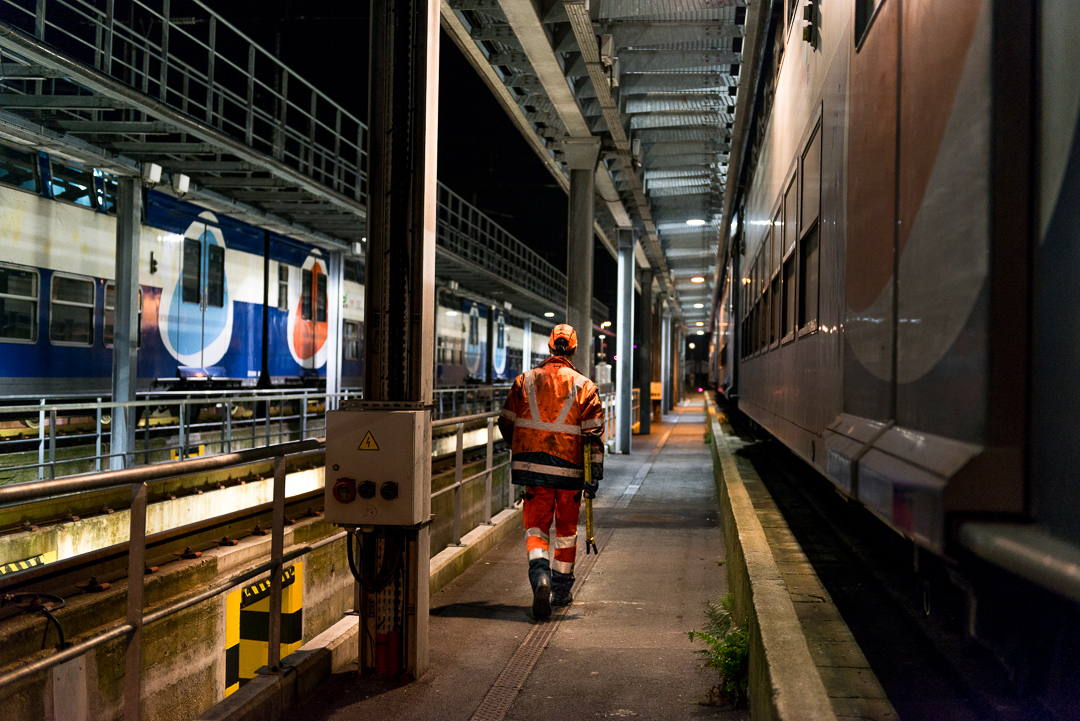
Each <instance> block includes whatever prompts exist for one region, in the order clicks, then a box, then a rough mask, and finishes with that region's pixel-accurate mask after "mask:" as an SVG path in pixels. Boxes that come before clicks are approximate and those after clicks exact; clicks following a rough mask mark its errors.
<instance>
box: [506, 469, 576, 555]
mask: <svg viewBox="0 0 1080 721" xmlns="http://www.w3.org/2000/svg"><path fill="white" fill-rule="evenodd" d="M530 496H531V498H530ZM580 512H581V491H565V490H562V489H558V488H542V487H540V486H527V487H526V488H525V503H524V507H523V508H522V514H521V515H522V517H523V518H524V519H525V534H526V536H527V538H526V540H525V544H526V548H528V550H529V560H530V561H532V560H534V559H539V558H547V555H548V546H549V545H550V537H549V536H548V531H549V530H550V529H551V521H552V519H553V518H554V520H555V553H554V555H553V557H552V559H551V570H553V571H558V572H559V573H565V574H572V573H573V572H574V559H575V558H576V557H577V526H578V517H579V515H580Z"/></svg>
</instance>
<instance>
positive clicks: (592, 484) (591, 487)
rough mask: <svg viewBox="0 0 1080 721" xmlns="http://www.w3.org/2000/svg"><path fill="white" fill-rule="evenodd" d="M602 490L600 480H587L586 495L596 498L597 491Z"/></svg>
mask: <svg viewBox="0 0 1080 721" xmlns="http://www.w3.org/2000/svg"><path fill="white" fill-rule="evenodd" d="M599 490H600V481H597V480H591V481H585V497H586V498H596V492H597V491H599Z"/></svg>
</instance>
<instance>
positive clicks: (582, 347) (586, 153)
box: [562, 137, 600, 376]
mask: <svg viewBox="0 0 1080 721" xmlns="http://www.w3.org/2000/svg"><path fill="white" fill-rule="evenodd" d="M562 145H563V153H564V155H565V157H566V162H567V164H568V165H569V166H570V213H569V216H570V217H569V222H568V224H567V231H566V322H567V323H569V324H570V325H572V326H573V327H574V330H576V331H577V337H578V347H577V352H576V353H574V366H575V367H576V368H577V369H578V371H579V372H581V373H583V374H584V375H586V376H588V375H589V371H590V369H591V368H592V299H593V197H594V193H595V187H594V186H595V184H596V160H597V157H598V156H599V154H600V138H597V137H588V138H564V139H563V141H562Z"/></svg>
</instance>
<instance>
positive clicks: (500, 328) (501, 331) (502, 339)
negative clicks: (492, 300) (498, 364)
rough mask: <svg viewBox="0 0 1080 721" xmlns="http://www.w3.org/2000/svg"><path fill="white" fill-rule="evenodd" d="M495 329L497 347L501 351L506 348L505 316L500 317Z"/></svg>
mask: <svg viewBox="0 0 1080 721" xmlns="http://www.w3.org/2000/svg"><path fill="white" fill-rule="evenodd" d="M495 328H496V334H495V336H496V337H495V347H496V348H498V349H500V350H501V349H503V348H505V347H506V320H505V318H503V316H501V315H500V316H499V322H498V324H497V325H496V326H495Z"/></svg>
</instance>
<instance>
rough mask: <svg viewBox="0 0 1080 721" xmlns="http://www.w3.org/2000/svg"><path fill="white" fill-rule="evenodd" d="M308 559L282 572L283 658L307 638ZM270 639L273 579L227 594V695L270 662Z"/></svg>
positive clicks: (253, 676)
mask: <svg viewBox="0 0 1080 721" xmlns="http://www.w3.org/2000/svg"><path fill="white" fill-rule="evenodd" d="M303 604H304V563H303V561H297V562H296V563H295V564H294V565H292V566H289V567H288V568H286V569H285V571H284V572H283V573H282V574H281V658H285V656H287V655H288V654H290V653H292V652H293V651H295V650H296V649H298V648H300V645H301V643H302V642H303V640H304V617H303V613H304V610H303ZM269 640H270V579H265V580H263V581H260V582H258V583H254V584H252V585H250V586H246V587H244V588H241V589H237V590H236V591H233V592H232V593H230V594H228V596H226V597H225V695H226V696H229V695H231V694H232V693H233V692H234V691H236V690H237V689H239V688H240V687H241V686H243V685H244V684H245V683H247V682H248V681H250V680H251V679H253V678H255V676H256V675H257V674H256V671H258V669H259V668H260V667H262V666H265V665H266V660H267V656H268V654H267V649H268V646H269Z"/></svg>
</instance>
